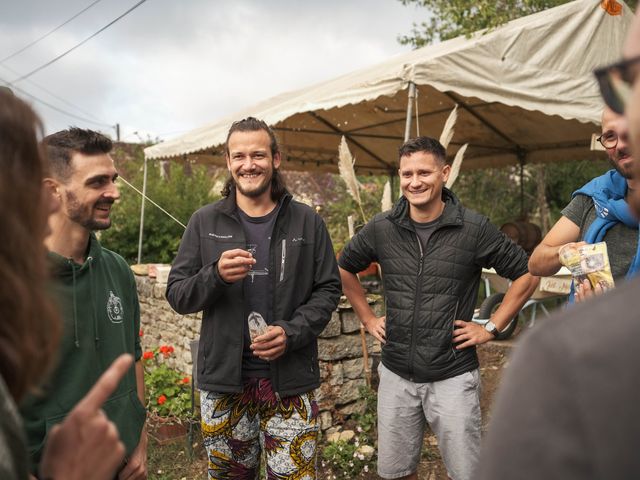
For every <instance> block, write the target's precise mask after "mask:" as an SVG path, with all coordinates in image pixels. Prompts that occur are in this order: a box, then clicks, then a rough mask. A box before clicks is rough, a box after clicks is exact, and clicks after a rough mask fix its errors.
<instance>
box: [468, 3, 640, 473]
mask: <svg viewBox="0 0 640 480" xmlns="http://www.w3.org/2000/svg"><path fill="white" fill-rule="evenodd" d="M596 74H597V77H598V80H599V81H600V85H601V91H602V94H603V97H604V100H605V102H606V103H607V104H608V105H609V107H611V108H612V109H615V110H616V111H618V113H619V114H620V115H623V114H626V115H627V119H628V126H629V139H630V142H629V149H630V152H631V153H632V154H633V155H635V156H636V158H638V157H637V156H638V154H640V10H639V11H638V12H637V13H636V16H635V19H634V21H633V23H632V25H631V29H630V32H629V34H628V37H627V41H626V44H625V48H624V56H623V59H622V61H619V62H616V63H614V64H612V65H609V66H607V67H603V68H601V69H598V70H597V71H596ZM631 174H632V180H633V181H635V178H637V177H639V176H640V169H639V168H638V166H637V165H635V166H633V167H632V168H631ZM626 200H627V203H628V204H629V206H630V207H631V210H632V212H633V213H634V215H635V216H636V217H638V218H640V191H639V190H638V189H632V190H631V191H630V192H628V193H627V196H626ZM638 338H640V278H638V277H636V278H634V279H631V280H629V281H627V282H625V283H624V284H623V285H620V286H617V287H616V288H615V289H614V290H613V291H611V292H608V293H607V294H605V295H600V296H598V297H597V298H594V299H592V300H590V301H589V302H585V303H583V304H581V305H576V306H574V307H573V308H571V309H561V310H558V311H557V312H556V314H555V315H554V316H553V318H549V320H548V321H547V322H545V323H544V324H540V325H537V326H536V328H534V330H533V331H532V332H531V333H530V334H529V335H528V336H527V337H526V338H525V339H523V341H522V343H521V344H520V345H519V346H518V348H517V349H515V352H514V354H513V356H512V358H511V359H510V362H509V368H508V369H507V371H506V374H505V376H504V378H503V381H502V385H501V387H500V390H499V391H498V394H497V396H496V400H495V404H494V407H493V409H492V421H491V423H490V424H489V429H488V432H487V436H486V440H485V444H484V446H485V449H484V450H483V452H482V461H481V463H480V471H479V474H478V476H477V479H478V480H511V479H515V478H517V479H519V480H537V479H563V480H565V479H581V480H592V479H593V480H595V479H602V478H606V479H607V480H626V479H630V478H640V455H638V445H640V428H638V426H639V425H640V409H639V408H638V405H639V404H640V382H638V370H637V364H638Z"/></svg>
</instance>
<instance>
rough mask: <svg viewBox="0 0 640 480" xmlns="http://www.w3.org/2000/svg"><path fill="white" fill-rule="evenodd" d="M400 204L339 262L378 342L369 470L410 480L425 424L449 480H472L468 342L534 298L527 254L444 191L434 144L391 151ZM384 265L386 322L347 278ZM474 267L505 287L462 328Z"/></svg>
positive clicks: (473, 398)
mask: <svg viewBox="0 0 640 480" xmlns="http://www.w3.org/2000/svg"><path fill="white" fill-rule="evenodd" d="M399 166H400V168H399V175H400V188H401V189H402V193H403V196H402V197H401V198H400V200H399V201H398V202H397V203H396V205H395V206H394V208H393V209H392V210H391V211H390V212H384V213H381V214H378V215H376V217H375V218H374V219H373V220H371V221H370V222H369V223H368V224H367V225H366V226H365V227H364V228H363V229H362V230H361V231H360V232H359V233H358V234H357V235H356V236H355V237H353V239H352V240H351V242H350V243H349V244H348V245H347V246H346V247H345V249H344V252H343V254H342V256H341V257H340V260H339V266H340V274H341V277H342V283H343V290H344V293H345V295H346V296H347V297H348V298H349V301H350V302H351V304H352V305H353V308H354V310H355V312H356V314H357V315H358V317H359V318H360V320H361V321H362V323H363V324H364V326H365V327H366V328H367V331H368V332H369V333H370V334H371V335H373V336H374V337H376V338H377V339H378V340H380V341H381V342H382V344H383V347H382V363H381V365H380V370H379V373H380V387H379V389H378V437H379V438H378V449H379V453H378V473H379V474H380V476H382V477H383V478H407V479H417V478H418V477H417V473H416V469H417V465H418V461H419V458H420V447H421V445H422V440H423V433H424V427H425V425H426V423H427V422H428V423H429V425H430V426H431V428H432V430H433V431H434V433H435V434H436V437H437V438H438V444H439V447H440V450H441V453H442V457H443V459H444V462H445V465H446V467H447V470H448V473H449V476H450V477H451V478H452V479H453V480H466V479H470V478H473V475H474V471H475V468H476V464H477V461H478V456H479V451H480V429H481V418H480V402H479V399H480V395H479V372H478V357H477V354H476V349H475V346H476V345H480V344H482V343H485V342H487V341H489V340H491V339H493V338H494V337H495V336H496V335H497V334H498V333H499V332H500V330H501V329H502V328H504V327H505V326H506V325H507V324H508V323H509V320H510V319H511V318H513V316H514V315H516V314H517V312H518V311H519V310H520V308H521V307H522V306H523V305H524V303H525V301H526V300H527V299H528V298H529V296H530V295H531V294H532V293H533V291H534V290H535V288H536V286H537V283H538V279H537V278H536V277H532V276H531V275H530V274H529V273H528V271H527V255H526V254H525V252H524V251H523V250H522V249H521V248H520V247H518V246H517V245H516V244H514V243H513V242H512V241H511V240H510V239H509V238H507V237H506V236H505V235H504V234H502V233H501V232H500V231H499V230H498V229H497V228H496V227H495V226H493V225H492V224H491V223H490V222H489V220H488V219H487V218H486V217H484V216H483V215H480V214H478V213H475V212H473V211H471V210H467V209H466V208H464V207H463V206H462V205H461V204H460V202H459V201H458V199H457V198H456V196H455V195H454V194H453V193H452V192H451V191H450V190H448V189H446V188H444V184H445V182H446V181H447V179H448V177H449V173H450V170H451V167H450V165H447V162H446V153H445V150H444V148H443V146H442V145H441V144H440V143H439V142H438V141H437V140H434V139H432V138H428V137H418V138H416V139H413V140H410V141H408V142H407V143H405V144H404V145H403V146H402V147H401V148H400V165H399ZM370 262H379V263H380V266H381V267H382V272H383V274H384V276H383V285H384V291H385V301H386V317H376V316H375V314H374V313H373V311H372V310H371V308H370V307H369V305H368V303H367V301H366V299H365V297H364V292H363V290H362V287H361V286H360V283H359V281H358V278H357V277H356V275H355V273H356V272H358V271H360V270H362V269H363V268H365V267H366V266H367V265H369V263H370ZM482 268H495V270H496V272H497V273H498V274H499V275H501V276H503V277H506V278H509V279H511V280H513V283H512V285H511V288H509V290H508V291H507V293H506V295H505V297H504V301H503V303H502V304H501V306H500V307H499V308H498V310H497V311H496V312H495V314H494V315H493V316H492V318H491V321H490V322H488V323H487V325H486V326H485V327H483V326H481V325H479V324H476V323H473V322H471V319H472V317H473V311H474V308H475V304H476V299H477V294H478V286H479V283H480V275H481V271H482Z"/></svg>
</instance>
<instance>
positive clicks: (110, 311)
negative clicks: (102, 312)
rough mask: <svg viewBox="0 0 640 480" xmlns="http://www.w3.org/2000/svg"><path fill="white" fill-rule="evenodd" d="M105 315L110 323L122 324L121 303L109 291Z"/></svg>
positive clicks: (118, 298)
mask: <svg viewBox="0 0 640 480" xmlns="http://www.w3.org/2000/svg"><path fill="white" fill-rule="evenodd" d="M107 315H108V316H109V320H111V322H112V323H122V320H124V312H123V310H122V301H121V300H120V297H116V296H115V295H114V294H113V292H112V291H109V299H108V300H107Z"/></svg>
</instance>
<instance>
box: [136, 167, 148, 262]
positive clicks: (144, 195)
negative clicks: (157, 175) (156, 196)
mask: <svg viewBox="0 0 640 480" xmlns="http://www.w3.org/2000/svg"><path fill="white" fill-rule="evenodd" d="M146 198H147V157H144V173H143V177H142V206H141V207H140V235H139V236H138V263H142V237H143V232H144V202H145V199H146Z"/></svg>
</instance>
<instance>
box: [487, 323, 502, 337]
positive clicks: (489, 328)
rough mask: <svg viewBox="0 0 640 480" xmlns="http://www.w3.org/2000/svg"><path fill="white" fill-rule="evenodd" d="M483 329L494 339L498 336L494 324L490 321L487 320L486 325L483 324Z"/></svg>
mask: <svg viewBox="0 0 640 480" xmlns="http://www.w3.org/2000/svg"><path fill="white" fill-rule="evenodd" d="M484 329H485V330H486V331H487V332H489V333H490V334H491V335H493V336H494V337H497V336H498V335H499V334H500V331H499V330H498V327H496V324H495V323H493V322H492V321H491V320H489V321H488V322H487V323H485V324H484Z"/></svg>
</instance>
